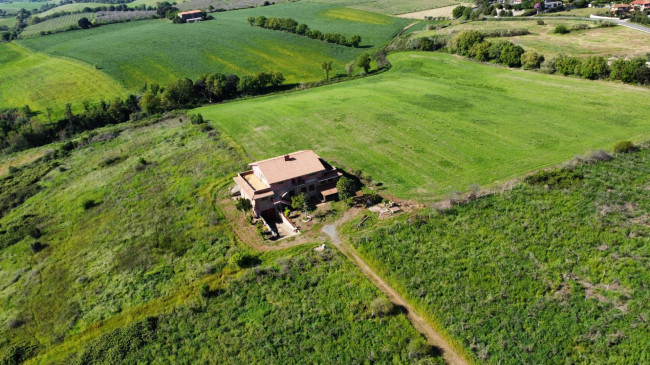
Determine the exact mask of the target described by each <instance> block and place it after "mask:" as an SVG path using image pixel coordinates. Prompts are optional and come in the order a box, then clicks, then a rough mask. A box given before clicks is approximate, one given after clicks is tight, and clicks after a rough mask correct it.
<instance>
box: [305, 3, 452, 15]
mask: <svg viewBox="0 0 650 365" xmlns="http://www.w3.org/2000/svg"><path fill="white" fill-rule="evenodd" d="M303 1H305V2H315V3H324V2H327V1H325V0H303ZM328 3H335V4H340V5H345V6H349V7H353V8H357V9H361V10H367V11H372V12H377V13H382V14H404V13H411V12H414V11H421V10H427V9H434V8H441V7H443V6H449V5H453V4H459V3H460V1H455V0H409V1H404V0H334V1H329V2H328Z"/></svg>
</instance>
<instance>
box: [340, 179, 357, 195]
mask: <svg viewBox="0 0 650 365" xmlns="http://www.w3.org/2000/svg"><path fill="white" fill-rule="evenodd" d="M336 189H337V190H338V191H339V198H341V200H346V199H347V198H350V197H353V196H354V193H355V192H356V191H357V189H356V184H355V183H354V180H352V179H349V178H347V177H345V176H343V177H341V178H340V179H339V181H338V182H337V183H336Z"/></svg>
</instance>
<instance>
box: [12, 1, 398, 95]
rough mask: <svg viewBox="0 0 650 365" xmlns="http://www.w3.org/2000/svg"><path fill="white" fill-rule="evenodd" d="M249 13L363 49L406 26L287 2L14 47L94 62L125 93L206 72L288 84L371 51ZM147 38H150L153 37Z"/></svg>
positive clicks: (63, 36)
mask: <svg viewBox="0 0 650 365" xmlns="http://www.w3.org/2000/svg"><path fill="white" fill-rule="evenodd" d="M332 14H334V16H333V15H332ZM341 14H342V15H341ZM349 14H352V15H353V16H354V17H353V19H352V20H348V19H341V17H344V16H345V15H349ZM251 15H253V16H257V15H266V16H290V17H294V18H295V19H297V20H299V21H302V22H306V23H307V24H308V25H309V26H310V27H312V28H314V29H319V30H321V31H324V32H328V31H329V32H332V31H337V32H341V33H344V34H348V35H352V34H361V35H362V37H363V42H362V45H364V46H368V47H377V46H380V45H381V44H383V43H384V42H386V41H388V40H390V39H391V38H392V36H393V35H395V34H396V33H397V32H398V31H399V30H400V29H401V28H402V27H403V26H404V25H405V24H406V23H407V21H405V20H402V19H394V18H390V17H386V16H383V15H378V14H371V13H362V14H359V11H357V10H353V9H351V10H348V11H346V10H342V9H341V8H337V7H334V6H328V5H319V4H302V3H292V4H286V5H276V6H269V7H262V8H256V9H246V10H239V11H231V12H225V13H216V14H214V16H215V20H212V21H207V22H202V23H197V24H171V23H169V22H166V21H157V20H152V21H138V22H131V23H123V24H115V25H107V26H102V27H99V28H96V29H91V30H87V31H79V32H67V33H64V34H57V35H53V36H47V37H38V38H33V39H28V40H24V41H21V43H23V44H25V45H27V46H29V47H31V48H34V49H36V50H40V51H43V52H46V53H48V54H52V55H61V56H67V57H72V58H77V59H79V60H82V61H84V62H86V63H89V64H91V65H97V66H99V67H101V68H102V69H103V70H104V71H105V72H106V73H107V74H108V75H110V76H111V77H113V78H115V79H116V80H118V81H119V82H121V83H122V84H124V85H125V86H126V87H127V88H129V89H131V90H136V89H139V88H140V87H142V85H143V84H144V83H145V82H153V81H155V82H159V83H161V84H166V83H168V82H170V81H172V80H174V79H177V78H181V77H190V78H196V77H197V76H200V75H202V74H206V73H209V72H231V73H236V74H239V75H244V74H252V73H254V72H257V71H262V70H276V71H281V72H283V73H284V74H285V75H286V77H287V81H288V82H301V81H311V80H317V79H321V78H323V73H322V70H321V68H320V65H321V63H322V61H324V60H334V65H333V66H334V72H336V73H343V72H344V65H345V63H347V62H349V61H350V60H353V59H355V58H356V57H357V56H358V55H359V54H360V53H362V52H368V51H372V49H363V48H362V49H354V48H348V47H343V46H338V45H332V44H328V43H325V42H321V41H316V40H311V39H308V38H306V37H301V36H298V35H294V34H289V33H284V32H279V31H272V30H266V29H261V28H257V27H251V26H249V25H248V23H247V22H246V18H247V17H248V16H251ZM336 16H339V17H336ZM152 34H156V37H154V38H152V37H151V35H152Z"/></svg>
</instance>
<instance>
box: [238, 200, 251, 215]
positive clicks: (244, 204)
mask: <svg viewBox="0 0 650 365" xmlns="http://www.w3.org/2000/svg"><path fill="white" fill-rule="evenodd" d="M235 207H236V208H237V210H239V211H242V212H244V216H246V213H248V211H249V210H251V208H252V207H253V206H252V205H251V202H250V200H248V199H246V198H238V199H237V202H236V203H235Z"/></svg>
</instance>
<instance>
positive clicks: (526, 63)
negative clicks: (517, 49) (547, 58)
mask: <svg viewBox="0 0 650 365" xmlns="http://www.w3.org/2000/svg"><path fill="white" fill-rule="evenodd" d="M543 61H544V56H542V55H541V54H539V53H537V52H534V51H527V52H524V53H523V54H522V55H521V65H522V66H523V67H524V69H526V70H532V69H536V68H539V66H540V65H541V64H542V62H543Z"/></svg>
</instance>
